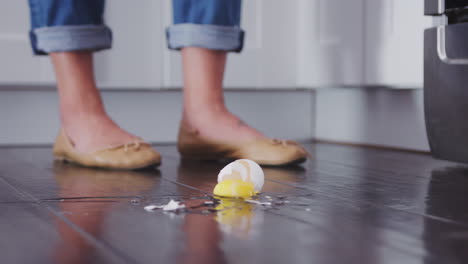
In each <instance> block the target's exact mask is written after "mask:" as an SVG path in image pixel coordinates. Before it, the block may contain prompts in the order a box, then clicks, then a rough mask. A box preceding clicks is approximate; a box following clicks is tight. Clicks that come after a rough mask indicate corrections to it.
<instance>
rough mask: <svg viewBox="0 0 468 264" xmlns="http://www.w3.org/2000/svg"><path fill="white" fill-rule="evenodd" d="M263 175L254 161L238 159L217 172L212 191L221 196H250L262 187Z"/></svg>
mask: <svg viewBox="0 0 468 264" xmlns="http://www.w3.org/2000/svg"><path fill="white" fill-rule="evenodd" d="M264 181H265V175H264V174H263V170H262V168H261V167H260V165H258V164H257V163H256V162H255V161H252V160H248V159H240V160H236V161H234V162H231V163H229V164H228V165H226V167H224V168H223V169H222V170H221V171H220V172H219V174H218V184H217V185H216V187H215V189H214V191H213V193H214V194H215V195H218V196H223V197H251V196H253V195H255V194H256V193H259V192H260V191H261V189H262V187H263V184H264Z"/></svg>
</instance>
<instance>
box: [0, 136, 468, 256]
mask: <svg viewBox="0 0 468 264" xmlns="http://www.w3.org/2000/svg"><path fill="white" fill-rule="evenodd" d="M156 148H157V149H158V150H159V151H160V152H161V153H162V156H163V163H162V165H161V167H160V168H158V169H150V170H144V171H109V170H97V169H90V168H83V167H78V166H75V165H72V164H64V163H57V162H56V163H54V162H53V160H52V157H51V155H50V152H51V150H50V148H44V147H21V148H14V147H8V148H7V147H5V148H0V157H1V159H0V207H1V210H0V233H1V234H2V235H1V236H0V253H1V254H0V263H208V264H210V263H242V264H248V263H307V264H309V263H359V264H367V263H369V264H370V263H372V264H375V263H444V264H450V263H467V262H468V253H467V252H468V250H466V249H468V237H467V236H465V234H466V226H468V217H467V214H466V213H465V212H466V210H465V208H464V207H465V205H466V204H468V195H466V194H467V193H468V166H466V165H464V164H458V163H451V162H445V161H440V160H434V159H433V158H431V157H430V156H429V155H425V154H420V153H410V152H400V151H395V150H383V149H375V148H364V147H355V146H340V145H333V144H308V145H306V148H307V149H308V150H309V152H310V153H311V154H312V159H311V160H309V161H307V162H306V163H304V164H303V165H302V166H295V167H283V168H275V167H264V168H261V169H262V173H263V176H264V177H263V180H259V179H260V178H255V177H256V176H252V175H253V174H250V176H249V177H250V178H249V177H247V176H248V175H247V174H245V173H244V172H245V170H244V167H245V166H247V163H248V162H247V163H245V162H244V163H243V162H241V163H240V164H234V165H231V166H230V167H229V166H227V165H228V164H227V163H224V164H222V163H213V162H197V161H186V160H181V159H180V158H179V155H178V154H177V150H176V148H175V146H156ZM223 169H224V170H223ZM254 171H255V169H252V170H251V171H250V173H253V172H254ZM257 172H258V171H257ZM254 174H255V173H254ZM246 175H247V176H246ZM255 175H257V174H255ZM258 175H259V174H258ZM223 182H224V183H223ZM218 184H221V185H218ZM235 184H237V185H235ZM217 186H218V191H220V192H218V191H215V190H216V187H217ZM219 186H221V187H219ZM242 186H243V187H242ZM240 187H242V188H240ZM244 187H245V188H244ZM243 188H244V189H243ZM219 194H221V195H219ZM244 194H245V195H244Z"/></svg>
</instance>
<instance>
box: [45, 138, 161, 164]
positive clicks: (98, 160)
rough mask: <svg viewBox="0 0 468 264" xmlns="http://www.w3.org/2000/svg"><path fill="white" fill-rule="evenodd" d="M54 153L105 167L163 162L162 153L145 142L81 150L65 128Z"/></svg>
mask: <svg viewBox="0 0 468 264" xmlns="http://www.w3.org/2000/svg"><path fill="white" fill-rule="evenodd" d="M53 153H54V157H55V159H56V160H64V161H69V162H73V163H76V164H79V165H82V166H86V167H97V168H105V169H126V170H133V169H142V168H146V167H150V166H158V165H159V164H161V155H160V154H159V153H158V152H156V151H155V150H154V149H153V148H152V147H151V145H150V144H148V143H145V142H134V143H129V144H123V145H120V146H115V147H111V148H108V149H103V150H99V151H95V152H92V153H82V152H79V151H77V150H76V149H75V148H74V147H73V145H72V143H71V142H70V139H69V138H68V137H67V135H66V134H65V132H64V130H63V129H62V130H60V133H59V135H58V137H57V139H56V141H55V144H54V150H53Z"/></svg>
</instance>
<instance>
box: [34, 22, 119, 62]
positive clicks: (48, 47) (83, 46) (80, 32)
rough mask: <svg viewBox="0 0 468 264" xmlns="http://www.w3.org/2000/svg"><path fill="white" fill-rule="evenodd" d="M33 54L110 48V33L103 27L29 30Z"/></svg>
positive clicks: (82, 26)
mask: <svg viewBox="0 0 468 264" xmlns="http://www.w3.org/2000/svg"><path fill="white" fill-rule="evenodd" d="M30 39H31V45H32V47H33V51H34V54H36V55H45V54H47V53H50V52H60V51H78V50H89V51H98V50H103V49H109V48H110V47H111V46H112V31H111V30H110V28H109V27H107V26H105V25H79V26H52V27H41V28H36V29H34V30H31V32H30Z"/></svg>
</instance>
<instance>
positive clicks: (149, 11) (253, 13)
mask: <svg viewBox="0 0 468 264" xmlns="http://www.w3.org/2000/svg"><path fill="white" fill-rule="evenodd" d="M28 11H29V10H28V7H27V5H26V1H5V3H2V8H1V9H0V58H1V60H0V83H33V84H44V83H46V84H49V83H54V76H53V70H52V68H51V65H50V61H49V59H48V58H47V57H34V56H32V52H31V49H30V47H29V40H28V36H27V31H28V29H29V24H28V22H29V18H28ZM296 11H297V8H296V1H284V0H246V1H244V3H243V22H242V25H243V27H244V28H245V29H246V31H247V33H246V43H245V48H244V51H243V52H242V53H241V54H231V55H230V56H229V61H228V67H227V71H226V80H225V85H226V86H228V87H254V88H260V87H268V88H272V87H294V86H295V84H296V66H297V64H296V57H297V56H296V49H295V47H296V40H297V35H296V20H295V14H296ZM105 17H106V23H107V24H108V25H109V26H110V27H111V28H112V30H113V38H114V42H113V48H112V50H110V51H104V52H99V53H97V54H96V56H95V62H96V63H95V69H96V78H97V81H98V84H99V86H100V87H101V88H106V87H112V88H167V87H180V86H181V85H182V81H181V65H180V55H179V53H177V52H173V51H168V50H167V48H166V39H165V33H164V31H165V27H166V26H168V25H170V23H171V21H172V10H171V1H170V0H157V1H155V0H141V1H138V3H135V2H132V1H107V6H106V15H105Z"/></svg>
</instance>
